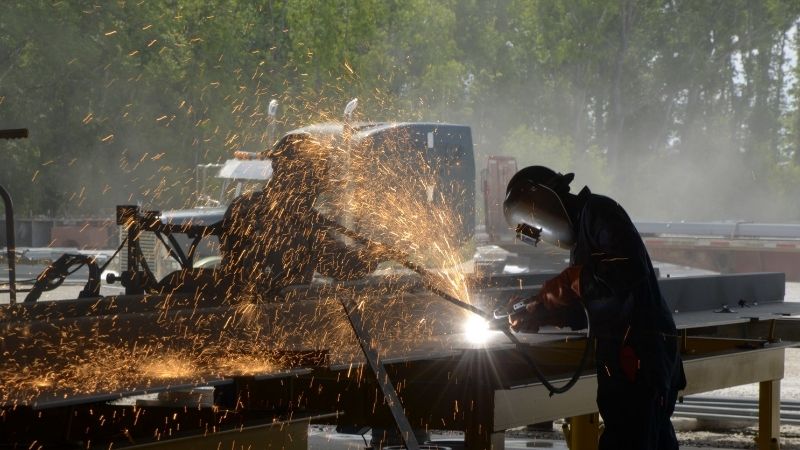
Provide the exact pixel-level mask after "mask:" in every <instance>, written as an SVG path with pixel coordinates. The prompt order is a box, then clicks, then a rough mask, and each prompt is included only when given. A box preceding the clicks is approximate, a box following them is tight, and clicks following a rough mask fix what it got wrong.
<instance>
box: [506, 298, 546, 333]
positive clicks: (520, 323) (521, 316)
mask: <svg viewBox="0 0 800 450" xmlns="http://www.w3.org/2000/svg"><path fill="white" fill-rule="evenodd" d="M520 300H521V298H520V297H517V296H514V297H512V298H511V300H510V301H509V302H508V306H507V308H508V309H509V310H511V309H512V306H513V305H514V304H515V303H517V302H519V301H520ZM542 311H543V306H542V304H541V303H540V302H538V301H536V300H533V301H531V302H530V303H528V304H527V305H525V309H523V310H521V311H520V312H518V313H516V314H511V315H510V316H508V325H509V327H510V328H511V330H512V331H515V332H517V333H538V332H539V327H540V326H542V323H541V322H540V320H539V317H540V314H539V313H541V312H542Z"/></svg>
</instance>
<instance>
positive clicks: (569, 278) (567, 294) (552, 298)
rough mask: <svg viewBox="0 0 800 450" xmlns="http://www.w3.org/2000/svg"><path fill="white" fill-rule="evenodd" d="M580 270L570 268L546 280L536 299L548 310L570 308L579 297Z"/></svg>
mask: <svg viewBox="0 0 800 450" xmlns="http://www.w3.org/2000/svg"><path fill="white" fill-rule="evenodd" d="M581 268H582V266H571V267H567V268H566V269H564V270H563V271H562V272H561V273H560V274H558V275H556V276H555V277H553V278H551V279H549V280H547V281H545V282H544V284H543V285H542V289H541V290H539V293H538V294H537V297H538V298H539V300H540V301H541V302H542V304H544V306H545V307H546V308H547V309H548V310H554V309H558V308H562V307H565V306H571V305H573V304H574V302H575V301H577V300H578V299H580V296H581Z"/></svg>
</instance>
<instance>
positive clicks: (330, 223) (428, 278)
mask: <svg viewBox="0 0 800 450" xmlns="http://www.w3.org/2000/svg"><path fill="white" fill-rule="evenodd" d="M316 215H317V218H318V220H319V221H320V222H322V223H323V224H324V225H325V226H327V227H329V228H332V229H334V230H336V231H338V232H340V233H342V234H344V235H345V236H347V237H349V238H351V239H354V240H356V241H358V242H359V243H361V244H362V245H367V246H368V245H370V244H372V243H373V241H371V240H370V239H369V238H367V237H365V236H362V235H360V234H359V233H356V232H355V231H353V230H351V229H349V228H347V227H345V226H344V225H342V224H340V223H338V222H336V221H334V220H331V219H328V218H327V217H325V216H323V215H322V214H319V213H317V214H316ZM381 245H384V246H385V244H381ZM392 253H393V254H394V255H395V256H396V257H397V258H398V262H400V263H401V264H403V266H405V267H406V268H408V269H410V270H413V271H414V272H416V273H418V274H419V275H420V276H421V277H422V281H423V283H424V284H425V287H426V288H427V289H428V290H429V291H431V292H433V293H434V294H436V295H438V296H439V297H441V298H442V299H444V300H446V301H448V302H450V303H452V304H454V305H456V306H458V307H460V308H463V309H466V310H467V311H469V312H471V313H474V314H477V315H479V316H481V317H483V318H484V319H486V320H487V321H490V322H491V321H493V320H494V316H493V315H492V313H489V312H486V311H484V310H482V309H480V308H477V307H475V306H473V305H471V304H469V303H467V302H464V301H462V300H459V299H458V298H456V297H455V296H453V295H451V294H448V293H447V292H444V291H443V290H441V289H439V288H438V287H436V285H435V284H434V282H433V281H432V278H434V276H433V275H432V274H431V273H430V271H428V270H427V269H426V268H424V267H422V266H420V265H419V264H415V263H413V262H411V261H410V259H409V257H408V256H407V255H405V254H404V253H402V252H397V251H394V249H392ZM581 306H582V307H583V312H584V314H586V324H587V327H588V326H590V325H589V323H590V322H589V311H588V310H587V309H586V305H584V304H583V303H582V302H581ZM500 331H502V332H503V334H505V335H506V337H507V338H508V340H509V341H511V343H512V344H514V347H515V348H516V349H517V351H519V353H520V356H521V357H522V359H523V360H524V361H525V362H526V363H527V364H528V366H529V367H530V368H531V370H532V371H533V374H534V375H535V376H536V378H537V379H538V380H539V381H540V382H541V383H542V385H543V386H544V387H545V388H546V389H547V390H548V391H549V392H550V395H551V396H552V395H554V394H563V393H564V392H567V391H568V390H570V389H571V388H572V386H574V385H575V383H577V382H578V380H579V379H580V377H581V374H582V373H583V370H584V369H585V368H586V362H587V360H588V359H589V350H590V347H591V346H590V345H589V342H587V343H586V346H585V347H584V350H583V355H582V356H581V360H580V362H579V363H578V369H577V370H576V371H575V373H574V374H573V375H572V377H570V379H569V380H568V381H567V382H566V383H565V384H564V385H562V386H558V387H556V386H554V385H553V384H552V383H550V381H548V380H547V378H545V376H544V374H543V373H542V371H541V370H540V369H539V366H538V365H537V364H536V361H534V360H533V358H531V357H530V355H528V354H527V353H525V351H524V347H530V346H529V345H526V344H523V343H522V342H520V341H519V339H517V337H516V336H514V334H513V333H512V332H511V330H510V329H509V328H508V327H503V328H502V329H501V330H500ZM586 336H587V337H589V336H591V328H589V330H587V333H586Z"/></svg>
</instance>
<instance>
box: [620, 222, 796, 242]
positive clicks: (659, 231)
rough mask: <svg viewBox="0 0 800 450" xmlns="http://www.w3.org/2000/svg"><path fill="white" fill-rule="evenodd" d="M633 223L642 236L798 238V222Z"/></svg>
mask: <svg viewBox="0 0 800 450" xmlns="http://www.w3.org/2000/svg"><path fill="white" fill-rule="evenodd" d="M634 225H635V226H636V229H637V230H639V234H641V235H642V236H658V235H681V236H719V237H724V238H728V239H741V238H771V239H800V224H780V223H753V222H645V221H635V222H634Z"/></svg>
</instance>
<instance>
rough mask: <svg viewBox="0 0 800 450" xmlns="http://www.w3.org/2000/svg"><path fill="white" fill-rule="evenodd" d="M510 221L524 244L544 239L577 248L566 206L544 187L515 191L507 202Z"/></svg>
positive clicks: (506, 209)
mask: <svg viewBox="0 0 800 450" xmlns="http://www.w3.org/2000/svg"><path fill="white" fill-rule="evenodd" d="M503 212H504V213H505V216H506V221H507V222H508V224H509V225H510V226H512V227H514V228H515V229H516V230H517V234H518V236H519V237H520V239H522V241H524V242H533V243H534V244H535V243H537V242H538V241H539V240H540V239H541V240H542V241H545V242H547V243H548V244H552V245H556V246H558V247H561V248H564V249H570V248H572V247H573V246H574V245H575V232H574V231H573V227H572V221H571V220H570V218H569V214H567V210H566V208H565V207H564V203H563V202H562V201H561V198H560V197H559V196H558V194H556V192H555V191H553V190H552V189H550V188H549V187H547V186H545V185H542V184H529V185H527V186H525V187H520V188H517V189H511V190H509V191H508V194H506V199H505V201H504V202H503Z"/></svg>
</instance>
